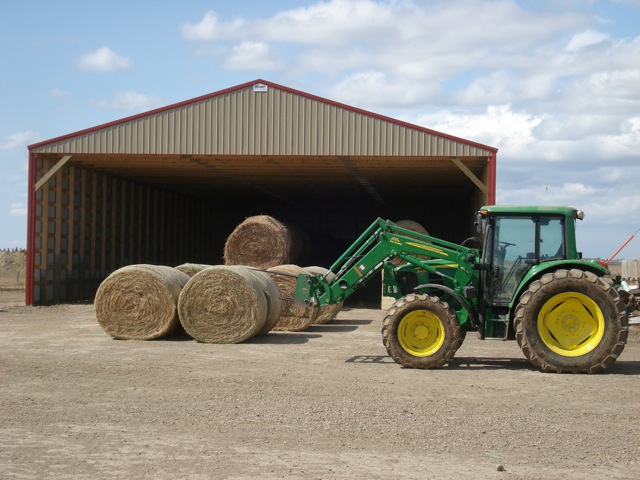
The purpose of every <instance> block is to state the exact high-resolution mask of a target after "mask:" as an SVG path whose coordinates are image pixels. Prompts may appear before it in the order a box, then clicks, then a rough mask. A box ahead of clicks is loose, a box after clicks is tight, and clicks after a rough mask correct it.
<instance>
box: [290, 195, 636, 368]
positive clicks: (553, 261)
mask: <svg viewBox="0 0 640 480" xmlns="http://www.w3.org/2000/svg"><path fill="white" fill-rule="evenodd" d="M583 217H584V214H583V213H582V212H581V211H579V210H576V209H575V208H571V207H532V206H486V207H483V208H482V209H481V210H480V211H479V212H477V214H476V222H475V223H476V228H477V231H478V233H479V237H471V238H469V239H467V240H465V241H464V242H462V243H461V244H455V243H451V242H447V241H445V240H442V239H438V238H435V237H432V236H429V235H423V234H420V233H417V232H414V231H412V230H408V229H405V228H401V227H399V226H398V225H396V224H394V223H393V222H390V221H388V220H383V219H377V220H376V221H374V222H373V223H372V224H371V226H370V227H369V228H368V229H367V230H366V231H365V232H364V233H363V234H362V235H361V236H360V238H358V240H356V242H354V243H353V244H352V245H351V246H350V247H349V249H347V251H346V252H345V253H344V254H343V255H342V256H341V257H340V258H339V259H338V260H337V261H336V262H335V263H334V264H333V265H332V266H331V268H330V270H329V272H327V273H326V274H324V275H301V276H300V278H299V279H298V285H297V290H296V301H297V302H298V304H304V305H314V306H322V305H327V304H332V303H337V302H342V301H344V300H345V299H346V298H347V297H349V296H350V295H351V294H352V293H353V292H355V291H356V290H357V289H359V288H360V287H362V286H364V285H365V284H366V282H367V281H368V280H369V279H370V278H372V277H373V275H375V274H376V273H377V272H380V271H381V270H382V271H383V290H384V295H385V296H388V297H394V298H395V299H396V301H395V303H394V304H393V305H392V306H391V307H390V308H389V310H388V311H387V313H386V315H385V317H384V320H383V324H382V337H383V343H384V345H385V347H386V349H387V352H388V354H389V355H390V356H391V358H393V359H394V360H395V361H396V362H397V363H399V364H400V365H402V366H405V367H411V368H438V367H441V366H443V365H445V364H447V363H448V362H449V361H450V360H451V359H452V358H453V356H454V355H455V353H456V351H457V350H458V348H460V345H462V342H463V341H464V338H465V336H466V334H467V332H469V331H475V332H477V335H478V336H479V337H480V338H481V339H487V338H493V339H502V340H514V339H515V340H516V341H517V342H518V344H519V345H520V348H521V349H522V352H523V353H524V355H525V356H526V358H527V359H528V360H529V361H530V362H531V363H532V364H533V365H534V366H536V367H537V368H539V369H541V370H543V371H548V372H572V373H596V372H600V371H603V370H605V369H606V368H608V367H610V366H611V365H612V364H613V363H614V362H615V361H616V359H617V358H618V356H619V355H620V354H621V353H622V351H623V349H624V347H625V344H626V340H627V334H628V323H629V321H628V315H627V311H626V309H625V305H624V303H623V301H622V300H621V298H620V296H619V294H618V291H617V289H616V285H615V284H614V281H613V280H612V278H611V276H610V272H609V271H608V270H607V268H606V266H605V265H604V264H603V263H602V262H599V261H598V260H585V259H582V255H581V253H580V252H578V250H577V248H576V239H575V237H576V235H575V222H576V220H581V219H582V218H583ZM481 239H483V240H481Z"/></svg>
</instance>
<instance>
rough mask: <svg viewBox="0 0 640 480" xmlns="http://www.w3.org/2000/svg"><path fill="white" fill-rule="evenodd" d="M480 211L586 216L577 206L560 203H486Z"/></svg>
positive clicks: (573, 216)
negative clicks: (561, 204)
mask: <svg viewBox="0 0 640 480" xmlns="http://www.w3.org/2000/svg"><path fill="white" fill-rule="evenodd" d="M480 211H481V212H485V213H488V214H503V215H504V214H513V215H531V214H533V215H559V216H563V217H569V218H581V216H584V214H582V212H580V210H578V209H577V208H575V207H568V206H558V205H485V206H484V207H482V208H481V209H480ZM579 212H580V213H579Z"/></svg>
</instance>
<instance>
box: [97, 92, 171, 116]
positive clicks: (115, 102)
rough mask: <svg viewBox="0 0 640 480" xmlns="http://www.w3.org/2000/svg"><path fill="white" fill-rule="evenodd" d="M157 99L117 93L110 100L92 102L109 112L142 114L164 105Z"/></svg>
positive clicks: (131, 93)
mask: <svg viewBox="0 0 640 480" xmlns="http://www.w3.org/2000/svg"><path fill="white" fill-rule="evenodd" d="M164 103H165V102H163V101H162V100H161V99H160V98H158V97H153V96H150V95H145V94H142V93H137V92H118V93H116V94H114V95H113V97H112V98H111V99H108V100H107V99H103V100H97V101H94V102H92V104H93V105H94V106H96V107H98V108H106V109H109V110H124V111H135V112H144V111H147V110H152V109H154V108H158V107H160V106H162V105H164Z"/></svg>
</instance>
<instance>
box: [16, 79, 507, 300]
mask: <svg viewBox="0 0 640 480" xmlns="http://www.w3.org/2000/svg"><path fill="white" fill-rule="evenodd" d="M496 154H497V149H496V148H493V147H489V146H486V145H482V144H479V143H476V142H472V141H468V140H464V139H461V138H457V137H453V136H451V135H447V134H444V133H440V132H436V131H433V130H429V129H426V128H423V127H419V126H416V125H412V124H408V123H405V122H402V121H399V120H396V119H393V118H389V117H385V116H382V115H378V114H375V113H372V112H369V111H365V110H362V109H358V108H354V107H351V106H348V105H345V104H341V103H338V102H334V101H331V100H328V99H325V98H321V97H318V96H315V95H311V94H308V93H305V92H301V91H298V90H294V89H292V88H288V87H285V86H282V85H278V84H275V83H272V82H269V81H265V80H261V79H259V80H255V81H251V82H247V83H244V84H241V85H237V86H235V87H231V88H227V89H224V90H221V91H217V92H214V93H211V94H208V95H204V96H201V97H198V98H194V99H191V100H187V101H184V102H180V103H176V104H173V105H169V106H167V107H163V108H159V109H156V110H152V111H149V112H146V113H142V114H138V115H134V116H130V117H126V118H123V119H120V120H116V121H114V122H111V123H107V124H103V125H99V126H95V127H91V128H87V129H85V130H81V131H78V132H74V133H70V134H67V135H63V136H60V137H56V138H53V139H50V140H47V141H43V142H40V143H37V144H34V145H30V146H29V186H28V189H29V190H28V195H29V209H28V227H27V230H28V231H27V250H28V257H27V282H26V303H27V304H29V305H31V304H54V303H64V302H70V301H78V300H92V299H93V298H94V295H95V293H96V290H97V288H98V286H99V285H100V283H101V281H102V280H104V279H105V278H106V277H107V276H108V275H109V274H110V273H111V272H113V271H115V270H117V269H118V268H120V267H123V266H125V265H130V264H159V265H171V266H177V265H181V264H184V263H201V264H207V265H213V264H220V263H222V256H223V249H224V244H225V240H226V238H227V236H228V235H229V234H230V233H231V232H232V231H233V229H234V228H235V227H236V226H237V225H238V224H239V223H240V222H242V221H243V220H244V219H245V218H247V217H249V216H252V215H262V214H264V215H271V216H273V217H275V218H278V219H279V220H282V221H284V222H286V223H287V224H288V225H293V226H295V227H296V228H299V229H300V231H303V232H305V238H307V239H308V241H309V242H311V245H309V246H308V248H306V249H305V252H306V254H307V257H308V258H304V259H302V260H301V262H303V263H302V264H307V265H322V266H325V267H329V266H330V265H331V263H333V261H334V260H335V259H336V258H337V257H338V256H339V254H341V253H342V252H343V251H344V249H345V248H346V247H347V246H348V245H349V244H351V242H353V241H354V240H355V239H356V238H357V237H358V236H359V234H360V233H361V231H362V230H363V229H364V228H365V227H367V226H368V225H369V224H370V223H371V222H372V221H373V220H375V218H377V217H383V218H389V219H391V220H400V219H411V220H414V221H416V222H419V223H420V224H422V225H424V226H425V227H426V228H427V229H428V230H429V232H430V233H431V234H432V235H435V236H438V237H441V238H444V239H447V240H450V241H454V242H460V241H462V240H463V239H464V238H466V237H467V236H469V235H471V234H472V233H473V232H472V221H473V212H474V211H475V210H476V209H477V208H478V207H479V206H481V205H482V204H485V203H489V204H491V203H494V201H495V175H496Z"/></svg>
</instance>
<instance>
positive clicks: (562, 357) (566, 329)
mask: <svg viewBox="0 0 640 480" xmlns="http://www.w3.org/2000/svg"><path fill="white" fill-rule="evenodd" d="M514 329H515V332H516V340H517V341H518V345H520V348H521V349H522V352H523V353H524V355H525V357H527V359H528V360H529V361H530V362H531V363H532V364H533V365H534V366H535V367H537V368H539V369H541V370H543V371H545V372H557V373H561V372H568V373H598V372H601V371H603V370H605V369H607V368H609V367H610V366H611V365H613V363H614V362H615V361H616V359H617V358H618V357H619V356H620V354H621V353H622V351H623V350H624V347H625V345H626V343H627V335H628V333H629V319H628V317H627V314H626V311H625V308H624V304H623V303H622V301H621V300H620V296H619V295H618V292H616V290H615V289H614V288H613V287H612V286H611V285H610V284H608V283H607V282H606V281H605V280H604V279H603V278H601V277H598V276H596V275H595V274H593V273H591V272H587V271H583V270H578V269H571V270H556V271H555V272H552V273H546V274H544V275H543V276H542V277H540V279H539V280H536V281H534V282H533V283H531V285H529V288H528V289H527V291H526V292H525V293H523V294H522V296H521V297H520V301H519V304H518V306H517V308H516V311H515V317H514Z"/></svg>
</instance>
